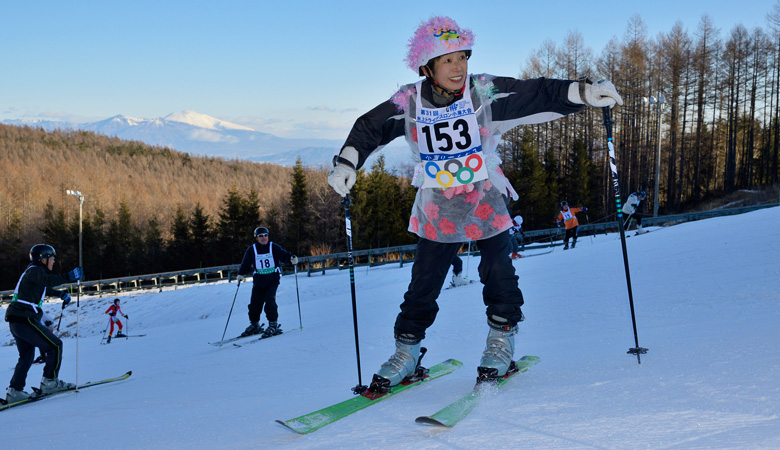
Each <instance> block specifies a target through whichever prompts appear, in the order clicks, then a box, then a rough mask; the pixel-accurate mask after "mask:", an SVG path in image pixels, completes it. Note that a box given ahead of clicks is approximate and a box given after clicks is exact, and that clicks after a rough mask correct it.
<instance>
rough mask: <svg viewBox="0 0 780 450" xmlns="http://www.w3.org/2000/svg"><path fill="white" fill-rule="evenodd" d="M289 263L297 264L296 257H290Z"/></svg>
mask: <svg viewBox="0 0 780 450" xmlns="http://www.w3.org/2000/svg"><path fill="white" fill-rule="evenodd" d="M290 263H291V264H298V257H297V256H295V255H292V256H290Z"/></svg>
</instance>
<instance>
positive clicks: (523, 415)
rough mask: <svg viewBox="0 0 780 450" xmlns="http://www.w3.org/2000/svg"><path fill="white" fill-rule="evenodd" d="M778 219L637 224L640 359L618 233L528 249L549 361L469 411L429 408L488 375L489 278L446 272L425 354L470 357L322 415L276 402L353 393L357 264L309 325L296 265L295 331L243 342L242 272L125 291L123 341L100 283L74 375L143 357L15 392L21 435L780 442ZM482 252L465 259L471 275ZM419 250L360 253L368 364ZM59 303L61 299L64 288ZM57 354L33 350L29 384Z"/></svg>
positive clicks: (3, 341)
mask: <svg viewBox="0 0 780 450" xmlns="http://www.w3.org/2000/svg"><path fill="white" fill-rule="evenodd" d="M772 223H780V208H771V209H765V210H761V211H756V212H752V213H748V214H743V215H739V216H728V217H721V218H714V219H708V220H704V221H699V222H692V223H684V224H680V225H675V226H671V227H668V228H665V229H663V230H660V231H661V232H657V233H656V232H653V233H648V234H646V235H642V236H638V237H632V238H631V239H628V240H627V246H628V255H629V263H630V268H631V282H632V288H633V296H634V303H635V309H636V319H637V327H638V333H639V345H640V346H642V347H647V348H649V352H648V353H647V354H645V355H642V357H641V362H642V363H641V364H637V358H636V357H635V356H631V355H627V354H626V351H627V350H628V348H630V347H634V337H633V328H632V326H631V314H630V309H629V304H628V294H627V289H626V278H625V272H624V268H623V260H622V252H621V243H620V240H619V239H617V238H616V235H615V234H612V235H598V236H595V237H593V239H590V237H583V238H581V239H580V240H579V242H578V246H577V248H576V250H575V251H567V252H562V251H554V252H552V253H550V254H548V255H541V256H539V257H538V258H527V259H524V258H521V259H518V260H515V261H513V264H514V265H515V268H516V269H517V273H518V276H519V277H520V280H519V284H520V287H521V288H522V289H523V294H524V297H525V299H526V305H525V306H524V307H523V311H524V313H525V315H526V317H527V319H526V321H525V322H523V323H522V324H521V325H520V332H519V333H518V335H517V337H516V342H517V344H516V348H517V350H516V354H515V356H516V357H517V358H519V357H520V356H522V355H525V354H528V355H537V356H540V357H541V362H540V363H539V364H537V365H535V366H533V367H531V368H530V369H529V370H528V372H525V373H522V374H520V375H518V376H517V377H516V378H514V379H513V380H512V381H510V382H509V383H508V384H507V385H506V386H505V387H504V388H503V389H502V390H501V391H499V393H496V394H494V395H488V396H486V397H485V398H483V400H482V401H481V403H480V404H479V405H478V406H477V407H476V408H475V409H474V410H473V411H472V412H471V414H470V415H469V416H468V417H467V418H466V419H464V420H463V421H462V422H460V423H459V424H458V425H457V426H455V427H454V428H452V429H440V428H434V427H428V426H423V425H418V424H415V423H414V419H415V417H417V416H419V415H427V414H432V413H434V412H436V411H437V410H438V409H439V408H441V407H443V406H445V405H446V404H448V403H449V402H451V401H453V400H455V399H456V398H457V397H458V396H460V395H463V394H465V393H466V392H467V391H468V390H469V389H471V387H472V386H473V383H474V379H475V377H476V370H475V368H476V365H477V364H478V362H479V358H480V355H481V352H482V349H483V347H484V343H485V336H486V335H487V325H486V324H485V316H484V305H483V304H482V300H481V291H482V286H481V285H480V284H479V283H476V284H472V285H467V286H462V287H459V288H457V289H450V290H444V291H442V294H441V296H440V297H439V306H440V311H439V314H438V317H437V320H436V323H435V324H434V325H433V327H431V328H430V329H429V330H428V335H427V338H426V339H425V341H424V342H423V345H424V346H426V347H428V349H429V352H428V354H427V355H426V356H425V360H424V361H425V364H426V365H428V366H430V365H434V364H436V363H438V362H440V361H443V360H445V359H447V358H455V359H458V360H460V361H462V362H463V363H464V365H463V367H461V368H460V369H458V370H456V371H455V372H454V373H452V374H450V375H447V376H445V377H442V378H441V379H438V380H433V381H432V382H430V383H426V384H423V385H420V386H418V387H415V388H414V389H413V390H411V391H409V392H405V393H402V394H399V395H398V396H395V397H392V398H389V399H387V400H386V401H383V402H380V403H378V404H376V405H374V406H371V407H369V408H367V409H365V410H362V411H359V412H357V413H355V414H353V415H352V416H349V417H347V418H345V419H342V420H340V421H337V422H335V423H333V424H331V425H328V426H327V427H325V428H323V429H321V430H319V431H316V432H314V433H312V434H309V435H297V434H295V433H292V432H290V431H289V430H287V429H286V428H284V427H282V426H281V425H278V424H276V423H274V422H273V421H274V419H290V418H292V417H296V416H299V415H302V414H304V413H308V412H310V411H313V410H315V409H318V408H321V407H324V406H327V405H329V404H332V403H335V402H339V401H342V400H345V399H347V398H349V397H351V395H352V394H351V392H350V388H352V387H353V386H355V385H356V384H357V383H358V377H357V365H356V358H355V356H356V355H355V336H354V329H353V325H352V302H351V294H350V287H349V271H348V270H329V271H328V272H327V273H326V274H325V275H322V274H321V273H314V274H313V275H312V276H311V277H307V276H306V274H305V273H304V274H301V273H299V274H298V283H299V289H300V303H301V314H302V323H303V329H302V330H299V323H298V302H297V300H296V294H295V292H296V291H295V280H294V278H293V276H292V275H291V276H285V277H283V278H282V283H281V285H280V287H279V291H278V294H277V300H278V303H279V312H280V319H279V322H280V323H281V325H282V328H283V330H285V332H286V334H287V335H283V336H280V337H276V338H274V339H268V340H264V341H261V342H257V343H253V344H251V345H244V346H242V347H241V348H238V347H235V346H233V345H227V346H223V347H222V348H218V347H214V346H210V345H208V344H207V343H208V342H214V341H217V340H219V338H220V337H221V335H222V332H223V330H224V327H225V323H226V320H227V315H228V311H229V310H230V306H231V303H232V301H233V297H234V295H235V294H236V284H235V283H227V282H218V283H214V284H208V285H201V286H190V287H185V288H182V287H178V288H176V289H173V288H170V289H169V288H166V289H165V290H163V291H162V292H159V291H143V292H130V293H126V294H123V295H120V296H119V297H120V298H121V299H122V310H123V311H124V312H125V313H126V314H128V315H129V317H130V319H129V320H128V321H123V322H125V323H126V326H127V328H126V331H127V332H129V333H131V334H143V333H146V335H147V336H146V337H142V338H135V339H116V338H115V339H114V340H113V341H112V342H111V344H109V345H99V342H100V339H101V337H102V335H103V333H104V330H105V329H106V325H107V323H108V319H107V316H106V315H105V314H103V311H105V309H106V308H108V306H109V304H110V303H111V300H112V299H113V298H115V296H105V297H102V298H98V297H82V298H81V299H80V316H79V317H80V319H79V322H78V328H79V330H80V333H81V336H82V337H81V339H79V340H78V343H77V341H76V340H75V339H74V338H72V337H70V336H73V335H74V334H75V331H76V327H77V324H76V312H75V311H76V307H75V306H76V305H75V302H74V303H73V305H72V306H69V307H68V309H66V311H65V316H64V318H63V321H62V326H61V329H60V330H61V332H62V331H66V332H67V333H68V334H67V336H68V337H66V338H64V342H65V349H64V355H65V356H64V360H63V367H62V371H61V378H63V379H65V380H67V381H75V379H76V377H77V376H78V380H79V382H81V383H83V382H86V381H90V380H95V379H101V378H106V377H111V376H117V375H119V374H121V373H124V372H126V371H127V370H132V371H133V375H132V377H130V379H128V380H127V381H123V382H119V383H113V384H108V385H104V386H96V387H93V388H90V389H88V390H84V391H82V392H79V393H78V394H66V395H63V396H58V397H55V398H52V399H48V400H45V401H42V402H40V403H35V404H31V405H26V406H21V407H19V408H14V409H12V410H8V411H3V412H0V429H2V430H3V431H4V433H3V437H2V439H3V448H13V449H38V448H79V449H98V448H100V449H102V448H105V447H106V446H116V447H122V448H127V449H149V448H166V449H184V448H187V449H193V448H204V449H206V448H208V449H213V448H231V449H250V448H269V449H279V448H283V449H323V448H328V449H342V448H343V449H409V448H425V449H476V448H490V447H493V446H496V447H501V448H527V449H562V448H565V449H577V450H579V449H588V450H590V449H599V450H601V449H608V450H613V449H614V450H618V449H664V450H666V449H669V450H680V449H685V450H691V449H745V448H750V449H776V448H780V382H778V380H780V352H777V350H776V348H774V344H775V343H777V342H778V340H780V327H778V326H777V319H778V317H780V294H778V293H777V287H776V281H777V280H778V278H780V253H779V251H780V236H779V235H778V233H776V232H774V231H773V230H772V229H770V228H767V224H772ZM247 245H248V244H247ZM85 250H86V251H89V250H88V249H85ZM239 256H240V255H237V257H239ZM478 264H479V258H478V257H470V258H465V259H464V269H466V270H468V275H469V276H470V278H474V279H476V278H477V266H478ZM410 269H411V264H409V265H404V267H403V268H399V267H398V265H397V264H388V265H385V266H379V267H372V268H370V269H368V270H366V268H357V269H356V270H355V286H356V289H357V310H358V317H359V334H360V356H361V370H362V382H363V384H367V383H368V382H369V381H370V379H371V375H372V374H373V372H374V371H375V370H376V369H377V368H378V367H379V365H380V364H381V363H382V362H384V361H385V360H386V359H387V357H388V356H389V355H390V354H391V353H392V351H393V350H394V347H393V341H392V332H393V323H394V321H395V316H396V314H397V313H398V305H399V304H400V302H401V299H402V297H403V294H404V292H405V290H406V287H407V285H408V283H409V276H410V275H409V274H410ZM250 292H251V284H250V283H243V284H242V285H241V286H240V288H239V291H238V296H237V299H236V303H235V307H234V308H233V314H232V317H231V318H230V322H229V327H228V332H227V334H226V336H225V337H226V338H227V337H232V336H236V335H238V334H239V333H241V331H243V329H244V328H245V327H246V324H247V317H246V313H247V309H246V306H247V304H248V301H249V296H250ZM74 300H75V299H74ZM45 308H46V309H47V311H48V312H49V313H50V314H52V313H54V314H53V315H54V317H55V318H56V317H57V316H58V315H59V312H60V303H59V301H52V302H50V303H47V304H46V305H45ZM3 313H4V311H3ZM263 321H264V322H266V323H267V321H266V320H265V317H264V316H263ZM293 330H294V331H295V332H294V333H293V332H290V331H293ZM10 342H11V336H10V332H9V331H8V327H7V325H3V326H0V360H2V361H3V362H2V365H0V368H2V370H0V379H3V380H4V382H6V383H7V380H9V379H10V377H11V374H12V372H13V366H14V364H15V363H16V359H17V356H18V355H17V352H16V349H15V347H14V346H10V345H9V343H10ZM77 353H78V360H77V358H76V354H77ZM77 362H78V364H77ZM41 369H42V366H41V365H34V366H33V367H32V368H31V369H30V372H29V375H28V379H27V381H28V388H27V389H28V390H29V386H30V385H31V384H33V385H37V383H38V380H39V379H40V376H41ZM77 371H78V373H77ZM31 424H34V426H31ZM11 430H15V431H14V432H10V431H11Z"/></svg>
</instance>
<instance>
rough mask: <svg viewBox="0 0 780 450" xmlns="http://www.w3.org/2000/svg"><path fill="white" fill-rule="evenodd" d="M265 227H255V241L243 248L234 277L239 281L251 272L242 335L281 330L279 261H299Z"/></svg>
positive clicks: (269, 334) (294, 262) (270, 332)
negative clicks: (264, 320) (262, 319)
mask: <svg viewBox="0 0 780 450" xmlns="http://www.w3.org/2000/svg"><path fill="white" fill-rule="evenodd" d="M268 235H269V232H268V228H266V227H257V228H255V242H254V243H253V244H252V245H250V246H249V248H247V249H246V252H244V259H243V260H242V261H241V267H239V269H238V276H237V277H236V279H237V280H239V281H241V280H243V279H244V278H245V276H248V275H249V274H252V297H251V299H250V301H249V326H248V327H247V329H246V330H244V332H243V333H241V336H251V335H253V334H260V333H262V334H263V337H271V336H276V335H277V334H282V328H281V326H280V325H279V323H278V322H277V320H278V319H279V312H278V307H277V306H276V289H277V288H278V287H279V280H280V279H281V270H280V268H279V266H280V265H281V264H293V265H295V264H298V257H297V256H295V255H293V254H292V253H290V252H288V251H287V250H285V249H284V248H282V246H281V245H279V244H275V243H273V242H271V241H270V240H269V239H270V238H269V236H268ZM263 307H265V316H266V318H267V319H268V328H266V329H265V330H263V327H262V325H260V313H262V312H263Z"/></svg>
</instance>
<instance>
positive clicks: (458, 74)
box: [328, 17, 622, 392]
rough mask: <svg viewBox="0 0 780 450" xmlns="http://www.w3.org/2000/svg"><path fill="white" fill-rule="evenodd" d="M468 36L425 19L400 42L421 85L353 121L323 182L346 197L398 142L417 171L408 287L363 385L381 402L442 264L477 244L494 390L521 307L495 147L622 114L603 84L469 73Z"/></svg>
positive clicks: (419, 336) (410, 353) (431, 298)
mask: <svg viewBox="0 0 780 450" xmlns="http://www.w3.org/2000/svg"><path fill="white" fill-rule="evenodd" d="M473 45H474V34H473V33H472V32H471V30H469V29H466V28H462V27H460V26H459V25H458V24H457V23H456V22H455V21H454V20H452V19H451V18H449V17H432V18H431V19H429V20H428V21H426V22H424V23H423V24H421V25H420V26H419V27H418V28H417V30H416V32H415V33H414V36H412V38H411V39H410V41H409V45H408V54H407V57H406V63H407V66H408V67H409V68H410V69H411V70H412V71H414V72H415V74H417V75H419V76H422V77H424V79H422V80H420V81H418V82H416V83H412V84H407V85H405V86H402V87H401V88H400V89H399V90H398V91H397V92H396V93H395V95H393V97H392V98H391V99H389V100H387V101H385V102H384V103H382V104H380V105H379V106H377V107H375V108H374V109H372V110H371V111H369V112H368V113H366V114H364V115H363V116H361V117H360V118H359V119H358V120H357V121H356V123H355V125H354V126H353V128H352V130H351V131H350V133H349V136H348V137H347V140H346V142H345V144H344V146H343V147H342V149H341V151H340V152H339V154H338V155H336V156H335V157H334V161H333V162H334V168H333V169H332V170H331V172H330V174H329V176H328V183H329V184H330V185H331V186H332V187H333V189H334V190H335V191H336V192H337V193H338V194H340V195H341V196H345V195H347V194H348V193H349V190H350V189H351V187H352V186H353V185H354V183H355V180H356V178H357V175H356V170H357V169H359V168H361V167H362V166H363V165H364V164H365V163H366V159H367V158H368V157H369V156H370V155H371V154H372V153H374V152H375V151H377V150H378V149H379V148H381V147H383V146H384V145H386V144H388V143H389V142H390V141H392V140H393V139H395V138H397V137H400V136H404V137H405V138H406V141H407V143H408V144H409V146H410V148H411V151H412V153H413V154H414V156H415V158H416V160H417V161H418V164H417V167H416V170H415V174H414V177H413V180H412V184H413V185H414V186H416V187H418V191H417V196H416V198H415V203H414V206H413V208H412V214H411V218H410V220H409V231H411V232H413V233H415V234H417V235H418V236H419V241H418V244H417V251H416V254H415V261H414V265H413V267H412V279H411V282H410V284H409V288H408V290H407V292H406V294H405V295H404V301H403V302H402V303H401V312H400V313H399V314H398V316H397V318H396V321H395V330H394V331H395V346H396V352H395V353H394V354H393V355H392V356H391V357H390V359H389V360H388V361H387V362H386V363H384V364H382V366H381V367H380V369H379V371H378V372H377V373H376V374H375V375H374V378H373V380H372V383H371V387H370V390H371V391H372V392H381V391H385V390H387V389H388V388H389V387H390V386H394V385H396V384H398V383H400V382H401V381H403V379H404V378H406V377H407V376H410V375H413V372H414V370H415V368H416V365H417V363H418V359H419V357H420V347H421V341H422V340H423V339H424V338H425V331H426V329H427V328H428V327H430V326H431V325H432V324H433V322H434V319H435V318H436V313H437V311H438V305H437V303H436V299H437V297H438V295H439V293H440V291H441V288H442V285H443V283H444V281H445V278H446V276H447V272H448V269H449V265H450V262H451V261H452V258H453V256H454V255H455V254H456V252H457V251H458V248H459V247H460V245H461V243H462V242H466V241H468V240H476V241H477V242H478V245H479V249H480V252H481V261H480V264H479V269H478V270H479V276H480V281H481V282H482V284H483V285H484V288H483V290H482V297H483V302H484V304H485V305H486V314H487V324H488V336H487V345H486V348H485V350H484V352H483V354H482V359H481V361H480V364H479V367H478V380H493V379H495V378H497V377H501V376H503V375H505V374H506V373H507V371H508V370H509V369H510V367H511V366H512V364H513V353H514V334H515V333H516V332H517V323H518V322H519V321H521V320H523V314H522V311H521V309H520V307H521V306H522V305H523V295H522V292H521V291H520V289H519V288H518V286H517V280H518V277H517V276H516V275H515V270H514V266H513V265H512V261H511V259H510V256H509V255H510V253H511V244H510V241H509V239H510V236H509V231H508V230H509V228H510V227H511V225H512V219H511V217H510V215H509V212H508V211H507V207H506V202H505V200H506V197H507V196H511V197H512V198H514V199H517V198H518V196H517V193H516V192H515V190H514V189H513V188H512V186H511V184H510V183H509V181H508V180H507V178H506V177H505V176H504V174H503V173H502V171H501V169H500V167H499V166H500V164H501V160H500V159H499V156H498V154H497V153H496V147H497V146H498V143H499V141H500V139H501V135H502V134H503V133H504V132H506V131H508V130H510V129H512V128H514V127H516V126H517V125H520V124H535V123H542V122H547V121H551V120H554V119H557V118H560V117H563V116H565V115H567V114H571V113H574V112H577V111H579V110H581V109H582V108H583V107H584V105H589V106H598V107H602V106H612V105H614V104H615V103H616V102H617V103H620V104H622V99H621V98H620V96H619V95H618V93H617V91H616V90H615V88H614V86H613V85H612V83H610V82H608V81H606V82H600V83H596V84H589V83H587V82H584V81H583V82H575V81H569V80H550V79H544V78H539V79H534V80H517V79H514V78H507V77H497V76H494V75H487V74H481V75H474V74H469V72H468V61H469V58H470V57H471V54H472V53H471V52H472V46H473Z"/></svg>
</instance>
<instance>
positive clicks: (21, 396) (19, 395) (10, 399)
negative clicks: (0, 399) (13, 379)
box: [5, 386, 30, 403]
mask: <svg viewBox="0 0 780 450" xmlns="http://www.w3.org/2000/svg"><path fill="white" fill-rule="evenodd" d="M28 398H30V394H29V393H28V392H25V391H17V390H16V389H14V388H12V387H10V386H9V387H8V389H7V390H6V391H5V401H6V403H16V402H21V401H22V400H27V399H28Z"/></svg>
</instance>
